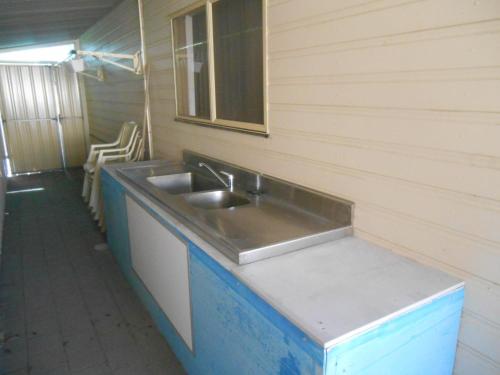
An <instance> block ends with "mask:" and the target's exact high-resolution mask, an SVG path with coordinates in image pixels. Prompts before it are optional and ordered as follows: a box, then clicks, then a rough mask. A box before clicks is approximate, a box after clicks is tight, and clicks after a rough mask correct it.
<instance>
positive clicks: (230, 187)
mask: <svg viewBox="0 0 500 375" xmlns="http://www.w3.org/2000/svg"><path fill="white" fill-rule="evenodd" d="M219 173H220V174H223V175H224V176H226V177H227V179H228V180H229V190H230V191H233V188H234V175H233V174H231V173H229V172H226V171H219Z"/></svg>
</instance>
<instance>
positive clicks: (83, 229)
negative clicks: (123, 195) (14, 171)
mask: <svg viewBox="0 0 500 375" xmlns="http://www.w3.org/2000/svg"><path fill="white" fill-rule="evenodd" d="M82 181H83V178H82V173H81V170H69V171H68V172H66V173H64V172H52V173H46V174H40V175H32V176H25V177H16V178H14V179H11V181H10V183H9V190H11V191H12V190H16V191H18V190H24V189H34V188H35V189H36V188H43V190H37V191H25V192H18V193H15V194H8V195H7V199H6V210H7V211H8V213H9V214H8V216H6V218H5V227H4V240H3V255H2V263H1V268H0V343H1V346H0V375H4V374H9V375H11V374H12V375H14V374H15V375H22V374H35V375H38V374H47V375H48V374H50V375H58V374H74V375H103V374H116V375H125V374H134V375H143V374H144V375H149V374H184V371H183V370H182V367H181V365H180V364H179V362H178V361H177V359H176V358H175V356H174V354H173V353H172V351H171V350H170V348H169V347H168V345H167V343H166V342H165V340H164V339H163V337H162V336H161V334H160V333H159V332H158V330H157V329H156V328H155V326H154V325H153V322H152V321H151V319H150V317H149V315H148V313H147V312H146V310H145V309H144V308H143V307H142V304H141V302H140V301H139V299H138V298H137V297H136V296H135V294H134V292H133V291H132V290H131V289H130V287H129V285H128V283H127V282H126V280H125V279H124V277H123V276H122V274H121V273H120V270H119V268H118V266H117V264H116V263H115V261H114V259H113V257H112V256H111V255H110V254H109V252H107V251H105V252H98V251H95V250H94V246H95V245H96V244H98V243H102V242H104V241H105V239H104V237H103V236H102V234H101V233H100V232H99V230H98V228H97V226H96V224H95V223H94V222H93V221H92V220H91V218H90V215H89V212H88V210H87V207H86V206H85V205H84V203H83V202H82V199H81V197H80V190H81V186H82Z"/></svg>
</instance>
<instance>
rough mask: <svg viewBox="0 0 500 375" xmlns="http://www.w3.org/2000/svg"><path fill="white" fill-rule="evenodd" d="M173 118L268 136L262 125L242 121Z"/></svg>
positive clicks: (211, 126) (189, 122) (178, 120)
mask: <svg viewBox="0 0 500 375" xmlns="http://www.w3.org/2000/svg"><path fill="white" fill-rule="evenodd" d="M174 120H175V121H177V122H184V123H187V124H191V125H198V126H204V127H207V128H214V129H219V130H229V131H233V132H237V133H245V134H251V135H256V136H260V137H264V138H267V137H269V132H268V130H267V128H266V127H265V126H264V125H254V124H245V123H243V122H233V121H225V120H216V121H213V122H212V121H210V120H202V119H197V118H193V117H182V116H176V117H175V118H174ZM259 127H261V128H262V130H260V129H258V128H259ZM264 129H265V130H264Z"/></svg>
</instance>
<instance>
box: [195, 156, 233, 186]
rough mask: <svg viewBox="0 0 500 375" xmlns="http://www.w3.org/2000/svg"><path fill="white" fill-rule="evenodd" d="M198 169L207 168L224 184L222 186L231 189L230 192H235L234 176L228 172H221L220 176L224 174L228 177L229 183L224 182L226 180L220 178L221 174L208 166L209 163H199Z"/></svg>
mask: <svg viewBox="0 0 500 375" xmlns="http://www.w3.org/2000/svg"><path fill="white" fill-rule="evenodd" d="M198 167H200V168H202V167H205V168H207V169H208V170H209V171H210V172H211V173H212V174H213V175H214V176H215V177H217V179H218V180H219V181H220V182H222V184H223V185H224V186H225V187H226V188H228V189H229V191H233V189H234V175H232V174H231V173H229V172H226V171H219V173H220V174H223V175H224V176H226V177H227V180H228V182H226V181H224V179H223V178H222V177H221V176H220V174H219V173H217V172H216V171H214V170H213V168H212V167H211V166H210V165H208V164H207V163H204V162H202V161H200V162H199V163H198Z"/></svg>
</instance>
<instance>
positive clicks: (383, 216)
mask: <svg viewBox="0 0 500 375" xmlns="http://www.w3.org/2000/svg"><path fill="white" fill-rule="evenodd" d="M190 2H191V1H188V0H186V1H182V0H181V1H179V0H174V1H160V0H146V1H145V18H146V20H145V26H146V42H147V56H148V60H149V62H150V63H151V86H152V87H151V98H152V122H153V133H154V148H155V152H156V156H157V157H158V158H179V157H180V152H181V150H182V149H183V148H189V149H193V150H195V151H199V152H202V153H206V154H209V155H211V156H214V157H217V158H221V159H225V160H228V161H231V162H234V163H237V164H241V165H243V166H246V167H249V168H253V169H258V170H261V171H264V172H266V173H269V174H271V175H274V176H277V177H281V178H284V179H287V180H291V181H294V182H296V183H299V184H302V185H306V186H309V187H312V188H315V189H319V190H322V191H325V192H328V193H331V194H334V195H337V196H340V197H343V198H347V199H350V200H353V201H355V202H356V210H355V221H354V226H355V232H356V234H357V235H358V236H361V237H363V238H366V239H369V240H370V241H374V242H376V243H378V244H381V245H383V246H386V247H388V248H390V249H393V250H394V251H396V252H398V253H402V254H405V255H407V256H409V257H411V258H413V259H417V260H419V261H421V262H423V263H426V264H430V265H432V266H434V267H437V268H440V269H442V270H445V271H447V272H450V273H452V274H454V275H457V276H459V277H461V278H464V279H466V281H467V291H466V301H465V311H464V316H463V321H462V332H461V335H460V343H459V347H458V359H457V364H456V374H483V375H493V374H499V373H500V345H499V343H500V229H499V228H500V101H499V98H500V80H499V73H500V68H499V66H500V48H499V46H500V32H499V31H500V21H498V17H499V16H500V1H498V0H482V1H474V0H428V1H423V0H421V1H408V0H379V1H368V0H352V1H348V2H346V1H342V0H311V1H303V0H269V4H268V12H269V100H270V131H271V137H270V138H268V139H264V138H260V137H256V136H249V135H243V134H237V133H232V132H228V131H223V130H215V129H208V128H203V127H197V126H194V125H188V124H185V123H176V122H174V121H173V117H174V79H173V71H172V56H171V46H170V43H171V39H170V37H171V36H170V29H169V25H168V22H167V17H168V15H169V14H170V13H171V12H174V11H176V10H179V9H180V8H182V7H184V6H186V5H188V4H189V3H190Z"/></svg>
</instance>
